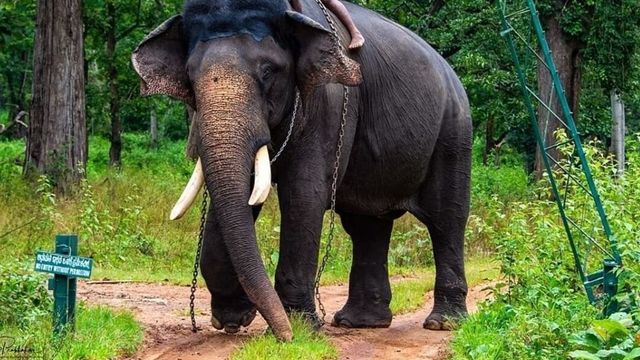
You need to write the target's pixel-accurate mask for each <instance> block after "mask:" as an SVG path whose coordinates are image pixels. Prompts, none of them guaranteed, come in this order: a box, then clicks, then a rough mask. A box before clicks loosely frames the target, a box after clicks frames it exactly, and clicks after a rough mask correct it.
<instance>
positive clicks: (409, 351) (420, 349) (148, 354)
mask: <svg viewBox="0 0 640 360" xmlns="http://www.w3.org/2000/svg"><path fill="white" fill-rule="evenodd" d="M78 288H79V289H78V290H79V291H78V292H79V296H80V298H81V299H83V300H85V301H87V302H88V303H91V304H104V305H108V306H110V307H114V308H125V309H128V310H130V311H132V312H133V313H134V314H135V316H136V319H137V320H138V321H139V322H140V323H141V324H142V325H143V327H144V329H145V339H144V344H143V346H142V348H141V349H140V351H138V353H137V354H136V355H135V356H134V357H133V359H143V360H160V359H162V360H164V359H167V360H176V359H180V360H192V359H200V360H201V359H226V358H228V357H229V355H230V354H231V353H232V352H233V351H234V350H235V349H237V348H238V347H240V346H242V343H243V342H245V341H247V340H248V339H250V338H251V337H252V336H256V335H259V334H261V333H262V332H264V330H265V329H266V327H267V325H266V323H265V322H264V320H263V319H262V318H261V317H260V316H259V315H258V316H257V317H256V319H255V320H254V322H253V323H252V324H251V326H249V328H248V329H243V330H241V331H240V332H239V333H237V334H232V335H230V334H225V333H224V332H220V331H216V330H215V329H214V328H213V327H212V326H211V325H210V323H209V316H210V309H209V300H210V295H209V292H208V291H207V290H206V289H203V288H201V289H198V292H197V293H196V309H197V310H196V311H197V314H198V316H197V318H196V321H197V323H198V326H199V327H201V328H202V330H201V331H200V332H198V333H195V334H194V333H192V332H191V322H190V319H189V287H187V286H175V285H163V284H146V283H101V282H97V283H95V282H94V283H91V282H88V283H86V282H85V283H81V284H79V286H78ZM485 288H486V285H481V286H476V287H474V288H471V289H470V290H469V296H468V297H467V306H468V307H469V311H475V309H476V304H477V303H478V302H479V301H480V300H483V299H485V298H486V297H487V296H488V295H487V293H486V292H485V291H483V289H485ZM347 289H348V287H347V286H346V285H337V286H324V287H322V288H321V295H322V301H323V303H324V304H325V307H326V308H327V318H326V320H327V322H330V321H331V319H332V317H333V314H334V313H335V312H336V311H338V310H340V308H341V307H342V305H343V304H344V303H345V302H346V299H347ZM432 304H433V293H432V292H429V293H428V294H427V295H426V296H425V305H424V307H423V308H421V309H420V310H418V311H416V312H413V313H409V314H404V315H399V316H396V317H394V319H393V323H392V324H391V327H389V328H388V329H342V328H334V327H331V326H329V325H325V326H324V327H323V329H322V331H323V332H324V333H325V334H327V335H328V336H329V338H330V339H331V341H332V342H333V343H334V344H335V345H336V346H337V347H338V349H339V352H340V359H349V360H364V359H367V360H368V359H385V360H393V359H398V360H400V359H402V360H407V359H443V358H445V357H446V353H447V343H448V341H449V338H450V333H449V332H446V331H430V330H424V329H423V328H422V322H423V321H424V318H425V317H426V315H427V314H428V311H429V310H430V309H431V307H432Z"/></svg>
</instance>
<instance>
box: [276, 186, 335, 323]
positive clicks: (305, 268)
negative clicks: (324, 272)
mask: <svg viewBox="0 0 640 360" xmlns="http://www.w3.org/2000/svg"><path fill="white" fill-rule="evenodd" d="M291 184H292V183H291V182H283V184H282V185H279V187H278V200H279V203H280V211H281V215H282V220H281V227H280V257H279V259H278V266H277V268H276V277H275V289H276V291H277V293H278V295H279V296H280V300H281V301H282V305H283V306H284V308H285V310H286V311H287V312H288V313H294V312H297V313H301V314H304V315H305V316H306V317H307V320H309V321H310V322H311V323H312V324H313V325H314V326H316V327H319V325H320V321H319V319H318V317H317V315H316V304H315V300H314V283H315V277H316V269H317V266H318V251H319V244H320V233H321V232H322V219H323V216H324V212H325V209H324V206H323V205H324V204H323V201H321V199H325V198H326V197H325V192H323V191H320V192H321V193H320V194H316V193H312V194H311V193H309V190H310V189H311V190H312V189H314V188H316V187H317V185H315V184H312V183H305V184H303V182H302V181H300V182H299V183H296V184H293V185H291ZM321 188H322V187H321Z"/></svg>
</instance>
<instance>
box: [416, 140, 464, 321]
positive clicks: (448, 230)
mask: <svg viewBox="0 0 640 360" xmlns="http://www.w3.org/2000/svg"><path fill="white" fill-rule="evenodd" d="M458 150H459V149H458ZM470 172H471V171H470V149H469V153H468V154H467V150H466V149H465V150H463V153H460V152H459V151H456V152H453V151H452V152H447V151H444V150H442V149H439V148H438V147H437V146H436V150H435V151H434V154H433V157H432V160H431V164H430V169H429V175H428V177H427V180H426V182H425V184H424V185H423V188H422V189H421V191H420V194H419V196H418V198H417V202H416V206H415V208H414V209H411V210H410V212H411V213H412V214H413V215H415V216H416V217H417V218H418V219H419V220H420V221H421V222H423V223H424V224H425V225H426V226H427V228H428V229H429V234H430V235H431V240H432V242H433V255H434V259H435V265H436V283H435V289H434V306H433V310H432V311H431V314H430V315H429V316H428V317H427V318H426V320H425V322H424V324H423V326H424V328H426V329H431V330H449V329H450V328H451V324H450V323H449V322H448V319H455V318H459V317H461V316H465V315H466V314H467V307H466V296H467V282H466V278H465V273H464V229H465V225H466V223H467V218H468V215H469V186H470V184H469V182H470V181H469V180H470V177H469V174H470Z"/></svg>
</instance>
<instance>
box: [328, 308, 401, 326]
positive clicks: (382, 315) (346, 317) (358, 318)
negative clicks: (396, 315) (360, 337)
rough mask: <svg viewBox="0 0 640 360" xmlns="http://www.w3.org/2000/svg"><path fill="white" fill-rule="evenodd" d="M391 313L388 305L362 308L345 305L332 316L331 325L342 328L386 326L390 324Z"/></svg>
mask: <svg viewBox="0 0 640 360" xmlns="http://www.w3.org/2000/svg"><path fill="white" fill-rule="evenodd" d="M391 319H393V314H391V310H390V309H389V307H388V306H386V305H383V306H380V307H378V308H373V309H372V308H371V307H368V308H364V307H359V306H350V305H349V304H347V305H345V306H344V307H343V308H342V310H340V311H338V312H337V313H336V314H335V315H334V316H333V321H332V322H331V326H336V327H344V328H387V327H389V326H390V325H391Z"/></svg>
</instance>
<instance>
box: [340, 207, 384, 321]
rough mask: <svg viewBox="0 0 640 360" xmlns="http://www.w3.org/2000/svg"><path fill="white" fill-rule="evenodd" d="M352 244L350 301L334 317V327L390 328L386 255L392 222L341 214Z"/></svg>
mask: <svg viewBox="0 0 640 360" xmlns="http://www.w3.org/2000/svg"><path fill="white" fill-rule="evenodd" d="M340 218H341V219H342V225H343V226H344V229H345V231H346V232H347V233H348V234H349V235H350V236H351V240H352V242H353V263H352V265H351V273H350V274H349V298H348V300H347V303H346V304H345V305H344V307H343V308H342V310H340V311H338V312H337V313H336V314H335V315H334V317H333V322H332V325H333V326H341V327H350V328H351V327H357V328H380V327H388V326H389V325H391V320H392V317H393V316H392V314H391V310H390V309H389V304H390V303H391V286H390V284H389V272H388V270H387V255H388V253H389V239H390V237H391V229H392V228H393V221H392V220H388V219H380V218H376V217H370V216H362V215H353V214H342V213H341V214H340Z"/></svg>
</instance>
